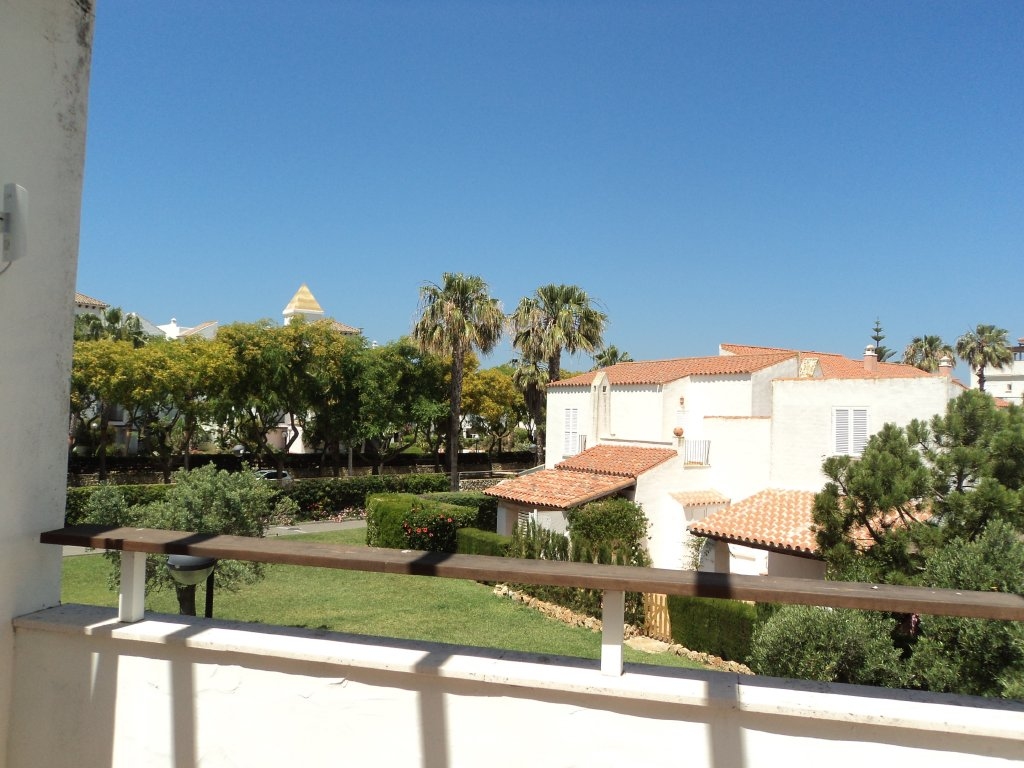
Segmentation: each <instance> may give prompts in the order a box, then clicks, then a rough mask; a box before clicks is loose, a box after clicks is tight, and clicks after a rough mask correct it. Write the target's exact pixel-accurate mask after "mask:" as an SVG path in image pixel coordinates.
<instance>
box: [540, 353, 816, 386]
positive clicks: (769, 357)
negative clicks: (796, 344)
mask: <svg viewBox="0 0 1024 768" xmlns="http://www.w3.org/2000/svg"><path fill="white" fill-rule="evenodd" d="M795 354H797V353H796V352H792V351H788V350H778V351H771V352H766V351H764V350H761V351H760V352H756V353H753V354H749V355H712V356H709V357H679V358H676V359H673V360H647V361H644V362H631V363H618V364H617V365H612V366H609V367H608V368H602V369H601V371H600V372H601V373H604V374H605V375H606V376H607V377H608V381H609V382H611V383H612V384H617V385H629V384H667V383H668V382H670V381H676V380H678V379H684V378H686V377H687V376H720V375H725V374H737V373H754V372H755V371H760V370H762V369H764V368H767V367H768V366H771V365H775V364H776V363H781V362H782V361H783V360H786V359H788V358H790V357H793V356H794V355H795ZM597 374H598V371H590V372H588V373H581V374H580V375H579V376H573V377H571V378H568V379H563V380H561V381H554V382H552V383H551V384H548V386H549V387H576V386H587V385H590V384H592V383H593V381H594V379H595V377H596V376H597Z"/></svg>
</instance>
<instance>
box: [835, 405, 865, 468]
mask: <svg viewBox="0 0 1024 768" xmlns="http://www.w3.org/2000/svg"><path fill="white" fill-rule="evenodd" d="M867 442H868V409H867V408H833V409H832V453H834V454H837V455H845V456H860V455H861V453H862V452H863V451H864V446H865V445H867Z"/></svg>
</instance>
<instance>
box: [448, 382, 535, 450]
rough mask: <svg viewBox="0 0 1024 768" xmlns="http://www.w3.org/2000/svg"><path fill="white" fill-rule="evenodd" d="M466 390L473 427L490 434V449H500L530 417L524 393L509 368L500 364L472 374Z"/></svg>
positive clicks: (467, 405) (464, 399)
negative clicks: (504, 441)
mask: <svg viewBox="0 0 1024 768" xmlns="http://www.w3.org/2000/svg"><path fill="white" fill-rule="evenodd" d="M463 390H464V391H463V402H464V404H465V410H466V412H467V413H469V414H470V419H471V421H472V423H473V426H475V427H476V428H477V429H479V430H480V431H482V432H485V433H486V434H487V435H489V436H490V445H489V446H488V449H487V450H488V451H494V450H495V449H496V448H497V449H498V450H500V449H501V444H502V441H503V440H504V439H505V438H506V437H508V436H509V435H510V434H512V431H513V430H514V429H515V428H516V425H517V424H519V422H521V421H523V420H524V419H525V418H527V416H526V404H525V402H524V400H523V393H522V392H520V391H519V388H518V387H516V385H515V382H513V381H512V374H511V373H510V371H509V369H508V368H507V367H506V366H499V367H497V368H488V369H487V370H485V371H475V372H473V373H471V374H468V375H467V376H466V378H465V385H464V387H463Z"/></svg>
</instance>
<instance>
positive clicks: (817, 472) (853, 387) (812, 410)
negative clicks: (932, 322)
mask: <svg viewBox="0 0 1024 768" xmlns="http://www.w3.org/2000/svg"><path fill="white" fill-rule="evenodd" d="M773 391H774V396H773V402H774V405H773V414H772V435H771V441H772V456H771V477H770V486H771V487H772V488H784V489H791V490H808V491H814V490H820V489H821V487H822V486H823V485H824V483H825V476H824V475H823V474H822V472H821V463H822V461H824V459H825V458H826V457H827V456H830V455H831V454H832V418H833V416H832V409H833V408H835V407H846V406H852V407H866V408H867V409H868V434H869V435H873V434H875V433H876V432H878V431H879V430H880V429H881V428H882V426H883V425H884V424H886V423H894V424H898V425H900V426H906V425H907V424H909V423H910V422H911V421H912V420H913V419H930V418H931V417H932V416H934V415H935V414H937V413H942V412H944V411H945V409H946V402H947V401H948V400H949V399H950V398H951V397H953V396H955V395H956V393H957V389H956V387H955V386H954V385H953V384H952V383H951V382H950V380H949V379H947V378H945V377H942V376H932V377H928V378H924V377H921V378H908V379H787V380H780V381H776V382H774V384H773Z"/></svg>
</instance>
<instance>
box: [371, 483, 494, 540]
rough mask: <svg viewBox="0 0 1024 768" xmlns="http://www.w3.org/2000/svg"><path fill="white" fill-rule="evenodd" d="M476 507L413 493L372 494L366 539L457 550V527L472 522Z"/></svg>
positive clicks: (464, 526) (468, 525)
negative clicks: (460, 505)
mask: <svg viewBox="0 0 1024 768" xmlns="http://www.w3.org/2000/svg"><path fill="white" fill-rule="evenodd" d="M476 516H477V511H476V509H475V508H474V507H459V506H456V505H454V504H442V503H441V502H438V501H431V500H429V499H424V498H422V497H421V496H416V495H414V494H411V493H390V494H373V495H371V496H370V497H369V498H368V499H367V506H366V543H367V544H369V545H370V546H371V547H390V548H392V549H419V550H423V551H426V552H454V551H455V547H456V538H455V531H456V530H458V529H459V528H466V527H470V526H472V525H473V523H474V521H475V520H476Z"/></svg>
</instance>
